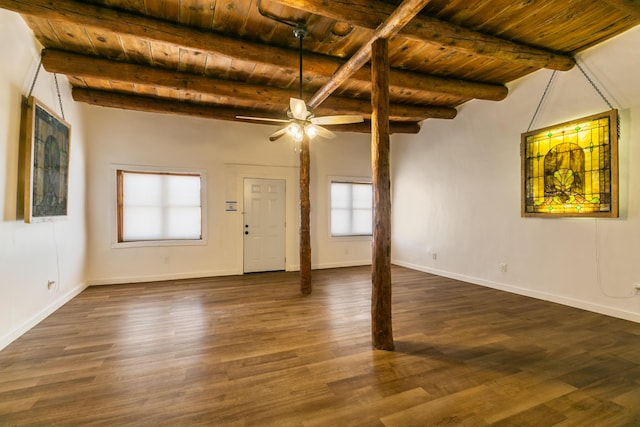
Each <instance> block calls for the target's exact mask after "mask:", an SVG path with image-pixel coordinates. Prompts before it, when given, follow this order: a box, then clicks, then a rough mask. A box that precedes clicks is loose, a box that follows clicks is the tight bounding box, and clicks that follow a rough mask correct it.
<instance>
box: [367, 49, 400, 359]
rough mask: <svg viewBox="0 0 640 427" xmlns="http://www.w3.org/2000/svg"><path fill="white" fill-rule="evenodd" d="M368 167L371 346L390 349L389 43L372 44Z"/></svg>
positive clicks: (391, 339) (391, 335) (391, 343)
mask: <svg viewBox="0 0 640 427" xmlns="http://www.w3.org/2000/svg"><path fill="white" fill-rule="evenodd" d="M371 82H372V91H371V103H372V106H373V114H372V116H371V168H372V178H373V259H372V271H371V285H372V292H371V335H372V339H373V347H374V348H377V349H380V350H393V349H394V345H393V328H392V326H391V178H390V170H389V169H390V167H389V44H388V41H387V39H377V40H376V41H375V42H374V43H373V45H372V47H371Z"/></svg>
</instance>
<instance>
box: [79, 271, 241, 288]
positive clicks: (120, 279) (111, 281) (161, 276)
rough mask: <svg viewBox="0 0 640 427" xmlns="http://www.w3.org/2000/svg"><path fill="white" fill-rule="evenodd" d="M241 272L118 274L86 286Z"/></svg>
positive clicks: (229, 274)
mask: <svg viewBox="0 0 640 427" xmlns="http://www.w3.org/2000/svg"><path fill="white" fill-rule="evenodd" d="M241 274H243V273H242V271H237V270H215V271H192V272H189V273H171V274H154V275H145V276H119V277H108V278H101V279H90V280H88V281H87V283H88V286H101V285H122V284H127V283H144V282H164V281H167V280H181V279H200V278H203V277H218V276H237V275H241Z"/></svg>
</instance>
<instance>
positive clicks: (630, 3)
mask: <svg viewBox="0 0 640 427" xmlns="http://www.w3.org/2000/svg"><path fill="white" fill-rule="evenodd" d="M604 2H605V3H607V4H609V5H611V6H613V7H615V8H616V9H619V10H621V11H623V12H626V13H628V14H629V15H631V16H633V17H634V18H636V19H640V0H604Z"/></svg>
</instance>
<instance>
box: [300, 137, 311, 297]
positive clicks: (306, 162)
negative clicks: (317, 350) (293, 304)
mask: <svg viewBox="0 0 640 427" xmlns="http://www.w3.org/2000/svg"><path fill="white" fill-rule="evenodd" d="M310 163H311V156H310V154H309V137H308V136H307V135H306V134H305V135H304V138H303V139H302V143H301V144H300V292H302V294H303V295H309V294H310V293H311V290H312V287H311V201H310V200H309V169H310Z"/></svg>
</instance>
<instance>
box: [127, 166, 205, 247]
mask: <svg viewBox="0 0 640 427" xmlns="http://www.w3.org/2000/svg"><path fill="white" fill-rule="evenodd" d="M118 185H119V192H118V193H119V194H118V206H119V209H120V212H119V214H118V219H119V224H118V225H119V233H118V234H119V236H118V240H119V241H120V242H132V241H148V240H201V239H202V201H201V190H200V189H201V177H200V175H190V174H174V173H149V172H129V171H123V170H120V171H118Z"/></svg>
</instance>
